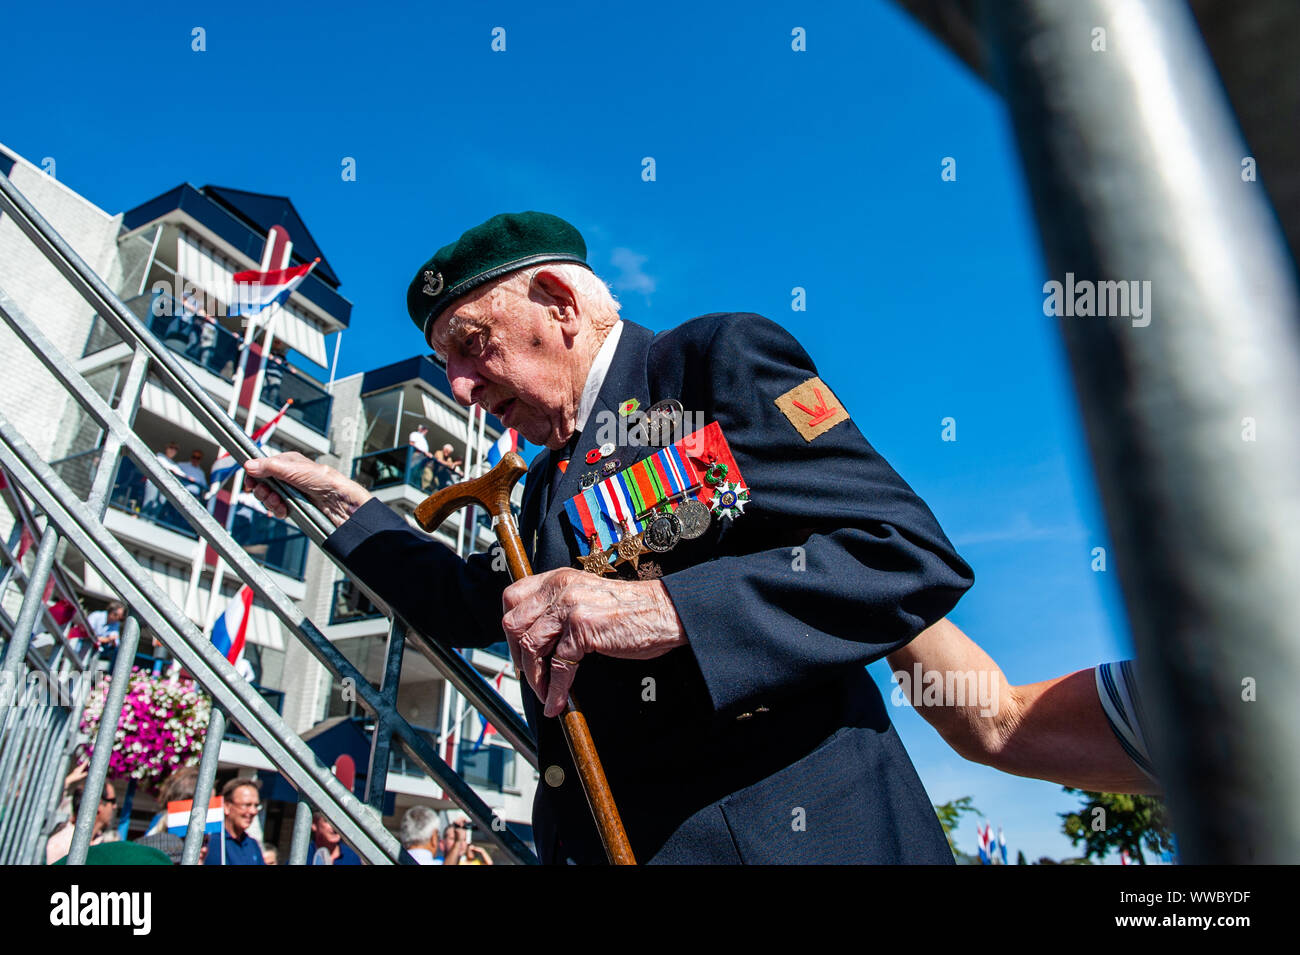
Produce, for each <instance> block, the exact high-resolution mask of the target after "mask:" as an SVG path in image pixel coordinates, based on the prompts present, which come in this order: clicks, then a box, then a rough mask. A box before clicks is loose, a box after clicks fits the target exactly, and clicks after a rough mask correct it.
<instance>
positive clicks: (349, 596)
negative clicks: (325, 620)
mask: <svg viewBox="0 0 1300 955" xmlns="http://www.w3.org/2000/svg"><path fill="white" fill-rule="evenodd" d="M383 615H384V614H383V611H381V610H380V609H379V608H378V607H376V606H375V605H374V604H372V603H371V602H370V600H369V598H368V597H366V595H365V594H363V593H362V592H361V591H360V590H359V589H358V588H357V586H356V584H354V583H352V581H351V580H349V579H348V578H347V577H344V578H343V579H342V580H337V581H335V582H334V597H333V599H332V600H331V601H330V626H331V627H332V626H335V625H337V624H341V623H356V622H357V621H358V620H375V619H378V618H379V617H382V616H383Z"/></svg>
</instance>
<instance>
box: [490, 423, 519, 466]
mask: <svg viewBox="0 0 1300 955" xmlns="http://www.w3.org/2000/svg"><path fill="white" fill-rule="evenodd" d="M523 447H524V439H523V438H521V437H519V432H518V431H516V430H515V429H514V428H506V430H505V431H503V432H501V437H499V438H497V443H496V444H494V445H492V447H490V448H488V455H487V458H488V464H489V465H491V466H492V467H495V466H496V463H497V462H498V461H500V460H501V459H502V458H504V457H505V456H506V455H507V454H509V453H510V452H511V451H514V452H516V453H518V452H519V451H521V450H523Z"/></svg>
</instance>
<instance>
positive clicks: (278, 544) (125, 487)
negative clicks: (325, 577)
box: [52, 449, 307, 580]
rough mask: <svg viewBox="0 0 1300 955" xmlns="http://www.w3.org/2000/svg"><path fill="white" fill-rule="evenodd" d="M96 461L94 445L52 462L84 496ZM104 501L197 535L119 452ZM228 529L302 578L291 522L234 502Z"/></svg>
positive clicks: (301, 555) (254, 552)
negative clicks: (232, 523)
mask: <svg viewBox="0 0 1300 955" xmlns="http://www.w3.org/2000/svg"><path fill="white" fill-rule="evenodd" d="M98 463H99V450H98V449H95V450H93V451H85V452H83V453H81V454H76V455H73V456H72V457H68V458H64V459H63V460H62V461H56V462H55V463H54V464H53V465H52V467H53V468H54V470H55V471H56V472H57V473H58V474H59V476H60V477H62V478H63V480H64V481H65V482H66V483H67V484H68V486H69V487H71V488H72V490H73V491H74V492H75V493H77V494H78V495H79V496H81V497H82V498H83V499H84V498H85V497H86V496H87V495H88V494H89V492H90V484H91V481H92V479H93V474H94V469H95V466H96V465H97V464H98ZM177 480H180V479H179V478H177ZM182 483H184V486H185V488H186V490H188V491H189V492H190V493H191V494H193V495H194V496H195V497H196V498H197V497H199V495H200V494H201V493H202V492H203V491H204V490H205V488H203V487H201V486H200V485H198V484H195V483H192V482H182ZM108 503H109V506H110V507H112V508H113V509H114V510H117V511H122V512H123V513H125V514H130V515H131V516H133V517H136V518H139V519H140V520H142V521H146V522H148V523H150V524H154V525H157V526H158V527H163V528H166V529H167V530H169V531H173V532H175V533H177V534H180V535H182V536H184V537H187V538H189V539H190V540H198V537H199V535H198V534H197V533H195V531H194V529H193V528H191V527H190V525H189V523H188V522H187V521H186V520H185V518H184V517H182V516H181V513H180V512H179V511H178V510H176V508H174V507H173V506H172V505H171V503H170V502H169V501H168V500H167V499H166V498H165V497H163V495H162V492H161V491H159V490H158V488H157V487H155V486H154V485H153V484H152V483H151V482H149V481H148V480H147V479H146V478H145V476H144V474H142V473H141V471H140V469H139V468H137V467H136V465H135V462H134V461H132V460H131V459H130V458H127V457H123V458H122V463H121V464H119V465H118V468H117V477H116V479H115V480H114V482H113V491H112V494H110V495H109V499H108ZM223 510H224V507H223V506H222V505H220V504H219V505H218V519H219V520H220V519H222V518H221V512H222V511H223ZM230 533H231V536H233V537H234V539H235V542H236V543H238V544H239V545H240V546H241V547H243V548H244V550H245V551H247V552H248V555H249V556H250V557H252V558H253V559H254V560H256V561H257V562H258V563H259V564H261V565H262V566H263V567H266V568H268V569H270V570H274V571H276V572H277V573H281V574H284V575H285V576H287V577H292V578H294V579H295V580H302V579H303V571H304V568H305V567H306V564H307V536H306V535H305V534H303V533H302V532H301V531H300V530H298V528H296V527H294V526H293V525H292V524H290V523H288V522H286V521H281V520H276V519H275V518H273V517H270V516H268V515H266V514H260V513H258V512H257V511H254V510H253V509H252V508H250V507H247V506H245V505H240V506H238V507H236V508H235V522H234V525H233V526H232V527H231V531H230Z"/></svg>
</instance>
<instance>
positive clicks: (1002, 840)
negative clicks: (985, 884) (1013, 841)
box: [998, 826, 1007, 865]
mask: <svg viewBox="0 0 1300 955" xmlns="http://www.w3.org/2000/svg"><path fill="white" fill-rule="evenodd" d="M998 851H999V852H1000V853H1002V864H1003V865H1006V864H1007V840H1006V837H1005V836H1003V835H1002V827H1001V826H998Z"/></svg>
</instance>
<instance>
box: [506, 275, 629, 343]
mask: <svg viewBox="0 0 1300 955" xmlns="http://www.w3.org/2000/svg"><path fill="white" fill-rule="evenodd" d="M543 269H545V270H546V271H548V272H555V273H556V274H557V275H559V276H560V277H561V278H562V279H564V281H565V282H567V283H568V284H569V285H570V286H572V287H573V291H574V292H575V293H576V294H577V296H578V298H579V299H580V301H581V304H582V305H583V306H584V307H585V308H586V309H587V311H589V312H591V313H592V317H593V319H594V322H593V324H594V325H596V326H597V327H601V328H603V327H606V326H608V325H613V324H614V322H615V320H616V319H617V318H618V310H619V309H620V308H621V307H622V306H621V304H620V303H619V301H618V299H616V298H615V297H614V293H613V292H612V291H611V290H610V287H609V286H608V285H607V284H606V283H605V280H604V279H602V278H601V277H600V276H599V275H597V274H596V273H595V272H593V271H592V270H591V269H589V268H587V267H586V266H583V265H578V264H577V263H576V262H544V263H542V264H541V265H538V266H534V267H533V268H531V269H524V270H522V271H521V272H519V273H518V275H517V277H515V276H512V278H514V279H515V281H516V282H517V283H518V284H517V286H516V287H517V288H518V289H519V291H520V292H521V293H523V294H527V292H528V290H529V289H531V288H532V286H533V279H535V278H536V277H537V273H538V272H540V271H542V270H543Z"/></svg>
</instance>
